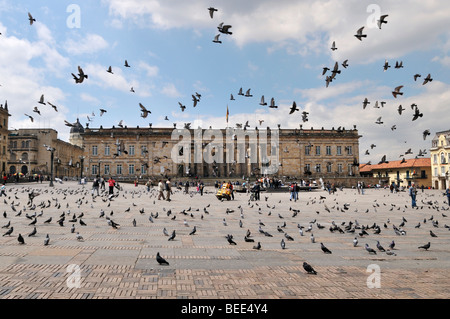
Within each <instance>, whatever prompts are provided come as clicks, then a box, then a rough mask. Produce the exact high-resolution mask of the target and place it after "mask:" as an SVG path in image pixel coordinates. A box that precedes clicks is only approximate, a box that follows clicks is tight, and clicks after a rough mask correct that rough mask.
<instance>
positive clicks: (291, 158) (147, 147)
mask: <svg viewBox="0 0 450 319" xmlns="http://www.w3.org/2000/svg"><path fill="white" fill-rule="evenodd" d="M81 135H82V137H83V146H84V157H85V158H84V169H83V175H85V176H87V177H93V176H96V175H102V176H105V177H107V176H113V177H115V178H116V179H121V178H123V179H134V178H136V177H137V178H152V179H155V178H158V177H175V176H177V177H198V178H231V177H239V178H242V177H244V178H248V177H252V176H254V177H260V176H264V175H266V176H268V175H271V176H279V177H295V178H304V179H311V178H313V179H319V178H320V177H322V178H324V179H330V178H336V177H340V178H342V177H356V176H359V170H358V165H357V163H359V138H360V135H358V131H357V130H356V128H353V129H350V130H346V129H345V128H344V129H341V128H339V129H334V128H332V129H328V130H325V129H324V128H322V129H313V128H311V129H304V128H302V127H301V126H300V129H277V130H271V129H269V128H267V129H262V128H260V129H254V130H242V129H240V130H239V129H235V130H233V129H231V130H230V129H217V130H205V129H177V128H175V127H174V128H152V127H146V128H140V127H133V128H128V127H126V126H125V127H123V128H122V127H112V128H103V127H100V128H89V127H86V128H85V129H84V132H83V133H81ZM241 137H242V138H241ZM180 159H183V160H180Z"/></svg>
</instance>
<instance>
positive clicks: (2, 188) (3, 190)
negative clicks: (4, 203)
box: [0, 184, 8, 197]
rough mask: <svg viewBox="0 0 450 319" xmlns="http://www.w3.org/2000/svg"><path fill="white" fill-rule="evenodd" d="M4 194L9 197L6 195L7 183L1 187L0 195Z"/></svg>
mask: <svg viewBox="0 0 450 319" xmlns="http://www.w3.org/2000/svg"><path fill="white" fill-rule="evenodd" d="M3 195H5V197H8V195H6V186H5V184H2V186H1V187H0V197H2V196H3Z"/></svg>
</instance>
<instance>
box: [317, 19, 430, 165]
mask: <svg viewBox="0 0 450 319" xmlns="http://www.w3.org/2000/svg"><path fill="white" fill-rule="evenodd" d="M388 16H389V15H387V14H384V15H381V16H380V18H379V19H378V20H377V25H378V28H379V29H380V30H381V28H382V25H383V24H387V23H388V21H387V17H388ZM363 31H364V27H361V28H359V29H358V30H357V32H356V34H355V37H356V38H357V39H358V40H359V41H362V40H363V38H367V34H364V33H363ZM337 49H338V48H337V46H336V42H335V41H333V43H332V45H331V50H332V51H335V50H337ZM342 66H343V67H344V68H347V67H348V60H345V61H344V62H343V63H342ZM403 67H404V66H403V61H396V62H395V66H394V68H395V69H402V68H403ZM389 68H391V65H390V64H389V61H388V60H385V62H384V64H383V72H386V71H388V69H389ZM330 70H331V75H327V76H326V79H325V82H326V87H328V86H329V84H330V83H331V82H332V81H333V80H334V79H335V78H336V75H337V74H340V73H341V70H339V63H338V62H336V63H335V65H334V67H333V69H330V68H328V67H324V68H323V71H322V76H323V75H326V73H327V72H328V71H330ZM420 77H421V74H418V73H416V74H414V76H413V78H414V81H417V79H418V78H420ZM432 81H433V78H432V77H431V74H428V75H427V76H426V77H425V78H424V81H423V83H422V85H426V84H427V83H429V82H432ZM403 87H404V85H399V86H397V87H395V88H394V90H393V91H392V95H393V97H394V98H395V99H396V98H397V96H399V95H400V96H403V94H404V92H402V89H403ZM370 103H371V102H370V101H369V99H368V98H367V97H366V98H365V99H364V101H363V102H362V105H363V110H364V109H366V108H367V106H368V105H369V104H370ZM385 105H386V102H385V101H380V102H379V101H375V103H374V106H373V108H375V109H379V108H383V107H384V106H385ZM411 110H412V111H413V112H412V121H416V120H417V119H419V118H421V117H423V113H422V112H421V111H420V109H419V108H418V106H417V104H416V103H413V104H411ZM397 111H398V114H399V115H402V113H403V111H405V108H404V107H403V106H402V105H401V104H400V105H399V106H398V107H397ZM375 124H377V125H383V124H384V121H383V119H382V116H379V117H378V118H377V119H376V121H375ZM396 129H397V125H395V124H394V125H392V126H391V130H392V131H394V130H396ZM422 135H423V139H424V140H425V139H426V137H427V136H429V135H430V130H429V129H426V130H424V131H423V133H422ZM372 145H373V144H372ZM371 148H372V149H373V147H371ZM407 153H408V152H407ZM411 153H412V152H411ZM369 154H370V153H369V150H366V151H365V155H369ZM425 154H426V151H422V150H420V151H419V153H418V155H417V157H418V156H424V155H425ZM400 156H403V155H400ZM417 157H416V158H417ZM404 162H405V161H404ZM382 163H387V161H386V155H384V156H383V157H382V159H381V161H380V162H379V163H378V164H382ZM368 164H369V165H370V162H369V163H368Z"/></svg>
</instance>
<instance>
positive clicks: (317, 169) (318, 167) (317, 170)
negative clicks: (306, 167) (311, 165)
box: [316, 164, 321, 173]
mask: <svg viewBox="0 0 450 319" xmlns="http://www.w3.org/2000/svg"><path fill="white" fill-rule="evenodd" d="M320 171H321V167H320V164H316V173H320Z"/></svg>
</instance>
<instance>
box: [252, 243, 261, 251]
mask: <svg viewBox="0 0 450 319" xmlns="http://www.w3.org/2000/svg"><path fill="white" fill-rule="evenodd" d="M253 249H257V250H259V249H261V242H258V243H257V244H256V245H255V246H253Z"/></svg>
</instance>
